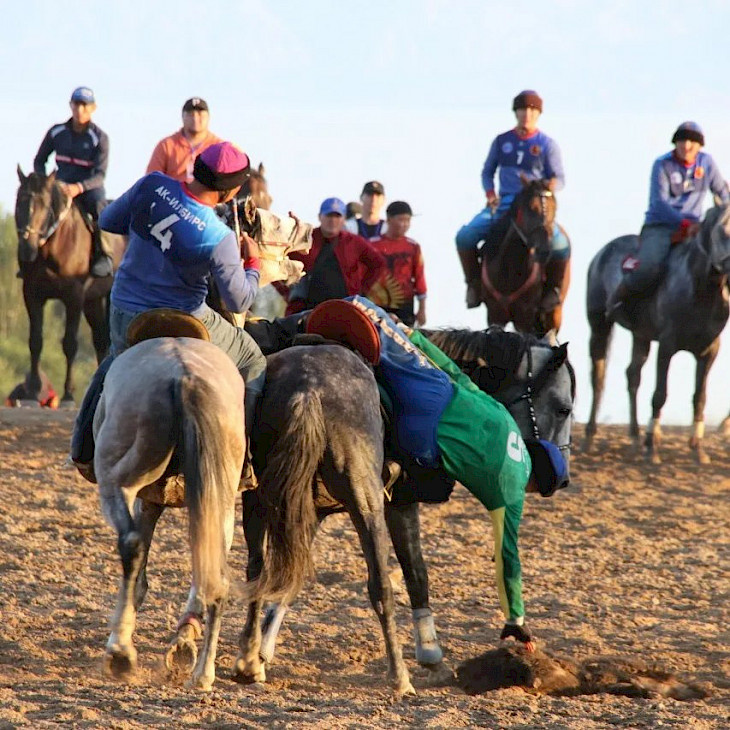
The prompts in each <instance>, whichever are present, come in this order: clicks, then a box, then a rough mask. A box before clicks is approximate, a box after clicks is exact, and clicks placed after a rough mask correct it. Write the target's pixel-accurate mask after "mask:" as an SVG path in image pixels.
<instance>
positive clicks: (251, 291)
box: [210, 232, 260, 312]
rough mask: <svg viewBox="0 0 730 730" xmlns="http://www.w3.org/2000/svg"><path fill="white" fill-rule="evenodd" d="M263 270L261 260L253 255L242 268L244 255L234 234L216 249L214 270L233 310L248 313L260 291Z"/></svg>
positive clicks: (222, 293) (228, 305) (221, 292)
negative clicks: (260, 274)
mask: <svg viewBox="0 0 730 730" xmlns="http://www.w3.org/2000/svg"><path fill="white" fill-rule="evenodd" d="M259 268H260V264H259V260H258V258H254V257H253V256H250V257H249V258H247V259H246V261H245V262H244V263H243V265H241V254H240V251H239V248H238V245H237V243H236V236H235V234H234V233H233V232H231V233H229V234H228V235H227V236H226V237H225V238H224V239H223V240H222V241H221V242H220V243H219V244H218V245H217V246H216V248H215V251H214V252H213V257H212V259H211V262H210V271H211V273H212V274H213V278H214V279H215V283H216V284H217V285H218V290H219V292H220V295H221V299H222V300H223V303H224V304H225V305H226V308H227V309H228V310H229V311H231V312H246V311H248V310H249V309H250V308H251V305H252V304H253V300H254V299H255V298H256V292H258V289H259Z"/></svg>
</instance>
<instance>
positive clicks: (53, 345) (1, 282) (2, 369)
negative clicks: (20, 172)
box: [0, 208, 96, 404]
mask: <svg viewBox="0 0 730 730" xmlns="http://www.w3.org/2000/svg"><path fill="white" fill-rule="evenodd" d="M17 250H18V237H17V233H16V230H15V219H14V217H13V216H12V215H11V214H9V213H6V212H5V211H3V210H2V208H0V404H2V403H4V402H5V398H6V397H7V395H8V393H9V392H10V391H11V390H12V389H13V388H14V387H15V385H17V383H19V382H21V381H22V380H23V379H24V378H25V375H26V373H27V372H28V369H29V367H30V352H29V350H28V314H27V312H26V311H25V305H24V304H23V290H22V282H21V280H20V279H18V278H17V277H16V273H17V271H18V259H17ZM64 318H65V310H64V308H63V305H62V304H61V303H60V302H57V301H52V302H48V303H47V304H46V308H45V319H44V324H43V353H42V355H41V367H42V368H43V370H44V371H45V372H46V374H47V375H48V377H49V378H50V380H51V383H53V387H54V388H55V389H56V391H57V392H58V394H59V397H60V395H62V392H63V381H64V378H65V377H66V358H65V357H64V356H63V350H62V349H61V338H62V337H63V328H64ZM95 369H96V358H95V356H94V349H93V347H92V345H91V333H90V330H89V326H88V324H86V321H85V320H82V324H81V329H80V332H79V353H78V355H77V357H76V367H75V383H76V393H75V396H76V402H77V403H79V402H80V400H81V396H82V395H83V393H84V390H85V389H86V386H87V384H88V382H89V378H90V377H91V375H92V373H93V372H94V370H95Z"/></svg>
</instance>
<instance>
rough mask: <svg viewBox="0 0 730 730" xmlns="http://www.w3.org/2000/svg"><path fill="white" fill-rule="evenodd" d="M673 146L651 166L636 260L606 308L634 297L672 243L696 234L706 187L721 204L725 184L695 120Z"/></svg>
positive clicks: (653, 277) (661, 265)
mask: <svg viewBox="0 0 730 730" xmlns="http://www.w3.org/2000/svg"><path fill="white" fill-rule="evenodd" d="M672 144H673V145H674V150H672V151H671V152H667V153H666V154H664V155H662V156H661V157H659V158H658V159H657V160H655V162H654V165H653V166H652V168H651V183H650V187H649V210H647V211H646V215H645V217H644V226H643V228H642V229H641V234H640V236H639V239H640V240H639V257H638V259H639V260H638V265H636V267H635V268H633V269H632V270H631V271H628V272H627V273H626V275H625V276H624V278H623V281H622V282H621V284H619V286H618V287H617V288H616V290H615V291H614V294H613V296H612V297H611V299H610V300H609V302H608V305H607V309H608V313H609V314H610V313H612V312H615V311H616V309H617V308H618V307H620V306H621V305H622V304H628V303H630V302H632V301H636V300H637V298H639V297H640V296H641V295H642V294H643V293H645V292H646V291H647V290H648V289H649V288H650V287H651V286H653V285H654V284H656V283H657V282H658V281H659V279H660V278H661V277H662V274H663V273H664V269H665V265H666V260H667V257H668V256H669V252H670V250H671V247H672V243H681V242H682V241H685V240H687V239H688V238H690V237H692V236H694V235H695V234H696V233H697V231H698V230H699V227H700V219H701V217H702V203H703V200H704V198H705V194H706V193H707V192H708V191H711V192H712V193H714V194H715V195H716V196H717V197H718V198H719V199H720V200H721V201H722V202H723V203H727V202H728V200H730V194H728V185H727V183H726V182H725V180H724V178H723V176H722V175H721V173H720V170H719V168H718V166H717V163H716V162H715V161H714V160H713V159H712V157H710V155H708V154H707V153H706V152H702V151H701V148H702V147H704V146H705V135H704V134H703V132H702V129H701V128H700V126H699V124H696V123H695V122H683V123H682V124H680V125H679V126H678V127H677V129H676V130H675V132H674V135H672Z"/></svg>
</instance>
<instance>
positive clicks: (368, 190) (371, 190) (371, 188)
mask: <svg viewBox="0 0 730 730" xmlns="http://www.w3.org/2000/svg"><path fill="white" fill-rule="evenodd" d="M360 195H385V188H384V187H383V183H379V182H378V181H377V180H371V181H370V182H366V183H365V185H363V188H362V192H361V193H360Z"/></svg>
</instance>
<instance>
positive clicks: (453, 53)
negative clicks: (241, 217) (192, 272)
mask: <svg viewBox="0 0 730 730" xmlns="http://www.w3.org/2000/svg"><path fill="white" fill-rule="evenodd" d="M518 8H519V9H518ZM3 18H4V22H5V32H4V39H5V40H4V43H3V45H2V46H0V88H2V90H3V106H4V110H5V113H4V114H2V115H0V134H2V138H3V139H4V140H5V143H4V144H3V145H2V147H1V148H0V170H5V174H3V175H0V204H2V206H3V207H4V208H5V209H12V206H13V202H14V198H15V189H16V182H17V180H16V177H15V172H14V170H15V165H16V163H18V162H20V163H21V164H22V166H23V167H24V168H25V169H27V168H29V167H30V166H31V164H32V159H33V156H34V155H35V152H36V150H37V147H38V145H39V144H40V141H41V139H42V137H43V135H44V134H45V132H46V130H47V129H48V127H49V126H50V125H51V124H53V123H55V122H58V121H62V120H64V119H66V118H67V117H68V106H67V104H68V98H69V95H70V92H71V90H72V89H73V88H74V87H75V86H78V85H82V84H84V85H88V86H91V87H92V88H93V89H94V90H95V92H96V95H97V99H98V103H99V108H98V111H97V113H96V115H95V121H96V122H97V123H98V124H99V125H100V126H101V127H102V128H103V129H104V130H105V131H106V132H107V133H108V134H109V136H110V139H111V155H110V165H109V173H108V177H107V181H108V184H107V191H108V193H109V195H110V196H115V195H118V194H119V193H121V192H122V191H123V190H125V189H126V188H127V187H128V186H129V185H131V184H132V183H133V182H134V180H135V179H136V178H137V177H138V176H140V175H141V174H143V173H144V169H145V166H146V164H147V161H148V159H149V155H150V153H151V151H152V148H153V147H154V145H155V143H156V142H157V141H158V140H159V139H160V138H161V137H163V136H165V135H167V134H170V133H172V132H173V131H175V129H176V128H178V127H179V124H180V109H181V106H182V103H183V101H184V100H185V99H187V98H188V97H190V96H202V97H203V98H205V99H206V100H207V101H208V103H209V105H210V108H211V129H212V130H213V131H214V132H216V133H217V134H218V135H220V136H222V137H225V138H229V139H231V140H233V141H235V142H236V143H238V144H239V145H241V146H242V147H243V148H244V149H246V150H247V151H248V152H249V153H250V154H251V157H252V158H253V159H254V161H259V160H263V161H264V163H265V165H266V167H267V171H268V176H269V180H270V188H271V191H272V194H273V196H274V205H273V208H274V210H275V211H277V212H286V211H287V210H289V209H293V210H294V211H296V212H297V213H298V214H299V215H301V216H302V217H304V218H307V219H309V220H314V219H315V215H316V211H317V208H318V204H319V202H320V201H321V200H322V199H323V198H325V197H328V196H331V195H337V196H339V197H342V198H344V199H345V200H351V199H356V198H357V196H358V194H359V192H360V189H361V187H362V184H363V182H364V181H366V180H370V179H378V180H381V181H382V182H383V184H384V185H385V188H386V193H387V197H388V198H389V199H390V200H393V199H405V200H408V201H409V202H410V203H411V205H412V206H413V208H414V210H415V211H416V212H417V213H418V214H419V215H418V217H416V218H415V219H414V222H413V226H412V229H411V235H412V236H413V237H414V238H416V239H417V240H418V241H420V242H421V244H422V245H423V248H424V253H425V258H426V275H427V279H428V283H429V292H430V294H429V304H428V313H429V324H430V325H434V326H437V325H445V324H452V325H460V326H470V327H479V326H484V322H485V316H486V314H485V312H484V310H480V311H479V312H475V311H470V312H467V311H466V310H465V309H464V306H463V296H464V291H463V284H462V276H461V273H460V271H459V266H458V262H457V259H456V254H455V251H454V246H453V237H454V233H455V231H456V230H457V228H458V227H459V225H460V224H461V223H462V222H465V221H466V220H468V219H469V218H471V216H472V215H473V214H474V213H476V211H477V210H478V208H479V206H480V205H481V203H482V200H483V195H482V191H481V186H480V180H479V175H480V171H481V167H482V164H483V161H484V158H485V156H486V153H487V150H488V148H489V144H490V143H491V141H492V139H493V137H494V136H495V135H496V134H498V133H500V132H503V131H505V130H506V129H508V128H509V127H511V126H512V124H513V121H514V118H513V116H512V112H511V111H510V109H511V100H512V97H513V96H514V95H515V94H516V93H517V92H518V91H520V90H521V89H524V88H534V89H537V90H538V91H539V93H540V94H541V95H542V97H543V99H544V101H545V111H544V114H543V116H542V118H541V120H540V127H541V129H543V131H545V132H546V133H548V134H549V135H551V136H553V137H555V138H556V139H557V141H558V142H559V144H560V146H561V149H562V153H563V162H564V165H565V169H566V177H567V184H566V188H565V190H564V191H563V192H562V193H561V194H560V195H559V198H558V203H559V219H560V221H561V222H562V223H563V225H564V226H565V228H566V229H567V231H568V233H569V235H570V236H571V238H572V242H573V250H574V255H573V283H572V287H571V291H570V294H569V297H568V302H567V311H566V316H565V321H564V325H563V330H562V332H561V339H564V340H569V341H570V342H571V347H570V352H571V358H572V360H573V362H574V363H575V365H576V368H577V370H578V373H579V404H578V417H579V419H580V420H585V418H586V417H587V412H588V408H589V406H590V384H589V380H588V372H589V364H588V353H587V342H588V336H589V333H588V327H587V324H586V321H585V313H584V309H585V306H584V294H585V272H586V269H587V266H588V263H589V261H590V259H591V257H592V256H593V255H594V254H595V252H596V251H598V249H599V248H600V247H601V246H602V245H603V244H604V243H606V242H607V241H608V240H610V239H611V238H613V237H615V236H618V235H622V234H624V233H628V232H632V231H638V228H639V227H640V225H641V221H642V216H643V212H644V210H645V207H646V200H647V193H648V178H649V170H650V167H651V162H652V160H653V159H654V158H655V157H657V156H658V155H659V154H661V153H663V152H665V151H666V150H668V149H669V148H670V144H669V139H670V137H671V135H672V132H673V130H674V128H675V127H676V126H677V124H678V123H679V122H681V121H684V120H686V119H693V120H695V121H697V122H699V123H700V124H701V125H702V126H703V128H704V130H705V136H706V139H707V151H708V152H710V153H711V154H712V155H713V156H714V157H715V159H716V160H717V162H718V163H719V165H720V169H721V170H723V172H724V174H725V176H726V177H730V126H729V125H728V122H727V120H728V118H730V85H728V82H727V75H728V72H729V70H730V50H729V48H730V46H729V45H728V38H727V29H728V28H730V4H728V3H727V2H725V1H724V0H714V1H713V0H704V1H703V0H698V1H697V2H694V3H691V4H689V3H686V2H678V1H675V0H668V1H666V2H658V1H656V0H652V1H650V2H644V3H640V4H638V3H635V2H625V1H623V0H620V1H614V2H612V3H611V6H610V7H605V6H603V5H602V4H599V3H588V2H578V1H577V0H546V1H545V2H541V3H537V2H531V1H527V2H523V3H520V4H519V5H516V4H512V3H506V2H504V0H502V2H459V1H458V0H451V1H450V2H443V1H440V0H432V1H431V2H415V1H411V2H398V1H397V0H394V1H393V2H381V1H379V0H378V1H374V2H370V3H367V2H349V1H347V0H343V1H342V2H339V3H335V2H325V1H324V0H319V1H318V0H314V1H311V2H306V3H305V2H277V1H276V0H269V1H268V2H259V1H250V2H246V1H244V2H233V1H231V2H227V3H223V2H217V1H209V2H206V3H192V2H185V1H179V2H174V3H172V2H154V3H153V2H146V3H141V2H137V1H136V0H135V1H130V2H125V3H112V2H108V3H100V2H76V3H72V4H69V3H59V2H24V3H15V4H14V5H13V6H12V7H11V8H4V9H3ZM18 291H19V295H20V290H18ZM724 339H725V342H724V343H723V348H722V350H721V354H720V357H719V359H718V361H717V363H716V364H715V367H714V369H713V371H712V374H711V376H710V388H709V396H710V397H709V400H708V407H707V418H708V421H709V422H716V421H718V420H719V419H720V418H722V417H723V416H724V415H725V414H726V413H727V411H728V409H730V393H727V394H726V388H725V387H724V383H725V379H726V378H727V375H728V372H729V371H730V343H728V342H727V339H728V335H725V336H724ZM629 344H630V340H629V337H628V335H626V334H625V333H624V332H623V331H621V332H617V336H616V338H615V342H614V348H613V353H612V358H611V361H610V363H609V380H608V389H607V397H606V399H605V403H604V407H603V411H602V420H605V421H611V422H621V421H625V420H626V419H627V416H628V408H627V397H626V394H625V379H624V374H623V371H624V369H625V367H626V364H627V362H628V347H629ZM693 362H694V361H693V359H692V358H691V357H690V356H689V355H686V354H680V355H678V356H677V357H676V360H675V362H674V365H673V367H672V371H671V374H670V390H669V400H668V403H667V406H666V408H665V411H664V421H665V422H674V423H689V422H690V421H691V404H690V400H691V393H692V388H693V381H694V364H693ZM653 382H654V375H653V360H652V361H650V362H649V363H648V364H647V367H646V369H645V378H644V385H643V386H642V389H641V391H640V416H641V420H642V422H643V423H645V422H646V420H647V418H648V413H649V402H650V399H651V388H652V386H653Z"/></svg>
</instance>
